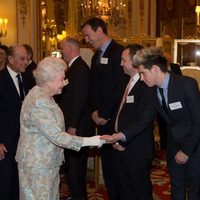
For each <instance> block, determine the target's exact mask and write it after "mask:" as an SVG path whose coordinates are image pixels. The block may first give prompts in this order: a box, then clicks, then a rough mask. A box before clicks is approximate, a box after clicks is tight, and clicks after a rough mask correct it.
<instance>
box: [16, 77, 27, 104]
mask: <svg viewBox="0 0 200 200" xmlns="http://www.w3.org/2000/svg"><path fill="white" fill-rule="evenodd" d="M16 77H17V79H18V85H19V94H20V97H21V99H22V101H23V100H24V97H25V95H24V86H23V82H22V79H21V76H20V74H17V76H16Z"/></svg>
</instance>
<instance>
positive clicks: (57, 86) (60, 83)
mask: <svg viewBox="0 0 200 200" xmlns="http://www.w3.org/2000/svg"><path fill="white" fill-rule="evenodd" d="M64 79H65V72H64V71H63V72H57V74H56V75H55V79H54V80H52V81H49V87H50V90H51V92H52V94H53V95H55V94H61V93H62V88H63V87H64V86H65V80H64ZM53 95H52V96H53Z"/></svg>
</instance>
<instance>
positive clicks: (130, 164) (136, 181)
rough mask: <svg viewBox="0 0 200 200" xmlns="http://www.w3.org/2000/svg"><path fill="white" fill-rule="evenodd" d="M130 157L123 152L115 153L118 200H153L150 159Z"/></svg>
mask: <svg viewBox="0 0 200 200" xmlns="http://www.w3.org/2000/svg"><path fill="white" fill-rule="evenodd" d="M130 156H131V155H126V153H125V152H116V159H115V163H116V164H115V168H116V172H117V174H118V182H119V185H120V190H119V192H120V200H153V196H152V183H151V178H150V174H151V167H152V159H139V158H134V157H130Z"/></svg>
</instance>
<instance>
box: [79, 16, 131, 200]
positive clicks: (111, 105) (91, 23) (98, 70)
mask: <svg viewBox="0 0 200 200" xmlns="http://www.w3.org/2000/svg"><path fill="white" fill-rule="evenodd" d="M82 32H83V36H84V38H85V41H86V42H87V43H89V44H91V45H92V46H93V47H94V48H95V49H96V50H97V51H96V53H95V54H94V56H93V57H92V62H91V92H92V111H93V113H92V119H93V121H94V122H95V123H96V126H97V128H98V134H105V133H107V134H109V133H112V132H113V127H112V124H113V120H114V113H115V111H116V110H117V108H118V106H119V103H120V99H121V95H122V92H123V90H124V87H125V85H126V83H127V80H128V77H126V75H125V74H124V73H123V70H122V68H121V66H120V63H121V53H122V51H123V47H122V46H121V45H119V44H117V43H116V42H115V41H114V40H112V39H111V38H110V36H109V35H108V32H107V27H106V24H105V22H104V21H103V20H102V19H99V18H92V19H89V20H88V21H86V22H85V23H84V24H83V26H82ZM113 151H114V150H113V148H112V145H105V146H103V147H102V148H101V149H100V153H101V161H102V169H103V177H104V181H105V185H106V187H107V190H108V194H109V199H110V200H118V196H119V195H118V194H117V191H118V189H117V186H116V181H115V177H114V173H113V169H114V165H113V162H112V160H113Z"/></svg>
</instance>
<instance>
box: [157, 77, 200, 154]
mask: <svg viewBox="0 0 200 200" xmlns="http://www.w3.org/2000/svg"><path fill="white" fill-rule="evenodd" d="M156 92H157V91H156V90H155V93H156ZM154 96H155V101H154V102H155V107H156V110H157V111H158V112H159V113H160V115H161V116H162V117H163V118H164V119H165V121H166V122H167V126H168V127H167V128H168V146H167V147H168V153H169V155H171V156H174V155H175V154H176V153H177V152H178V151H179V150H182V151H183V152H184V153H185V154H186V155H189V156H190V155H192V154H195V153H196V150H197V148H198V147H199V141H200V93H199V88H198V84H197V81H196V80H194V79H193V78H191V77H186V76H180V75H176V74H173V73H171V74H170V79H169V85H168V105H169V114H168V115H167V114H166V113H165V112H164V111H163V109H162V107H161V105H160V102H159V100H158V97H157V94H155V95H154Z"/></svg>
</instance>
